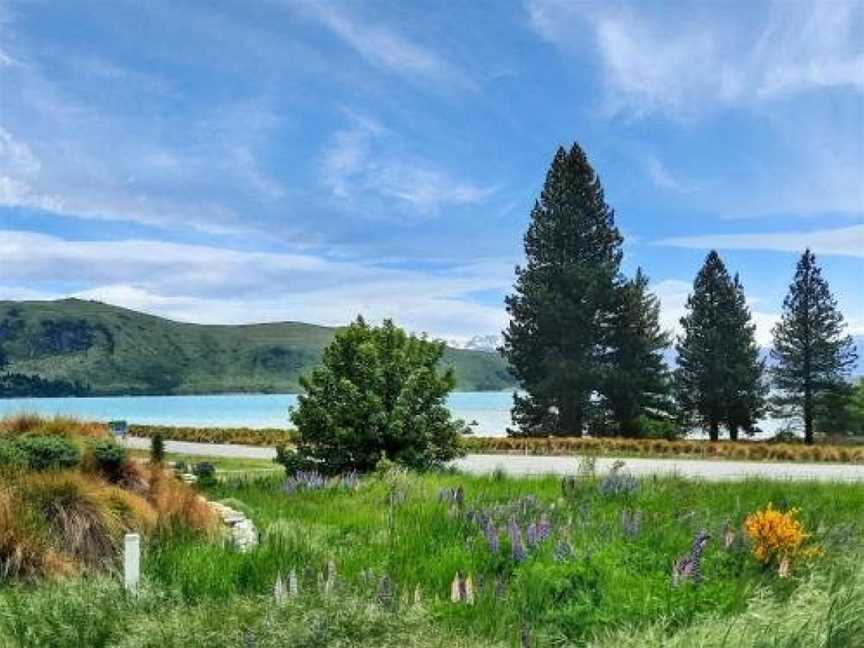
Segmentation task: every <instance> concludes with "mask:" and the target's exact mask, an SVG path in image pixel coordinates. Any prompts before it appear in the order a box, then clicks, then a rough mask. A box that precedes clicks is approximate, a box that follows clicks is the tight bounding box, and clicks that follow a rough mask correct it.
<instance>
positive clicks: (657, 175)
mask: <svg viewBox="0 0 864 648" xmlns="http://www.w3.org/2000/svg"><path fill="white" fill-rule="evenodd" d="M645 170H646V172H647V173H648V177H649V178H650V179H651V182H653V183H654V185H655V186H656V187H659V188H660V189H668V190H670V191H674V192H675V193H690V192H691V191H693V190H694V187H692V186H691V185H690V184H689V183H687V182H686V181H682V180H680V179H679V178H678V177H677V176H676V175H674V174H673V173H672V172H671V171H670V170H669V168H668V167H667V166H666V165H665V164H664V163H663V161H662V160H661V159H660V158H658V157H657V156H655V155H647V156H646V157H645Z"/></svg>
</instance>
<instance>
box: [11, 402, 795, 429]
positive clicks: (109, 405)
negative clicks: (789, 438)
mask: <svg viewBox="0 0 864 648" xmlns="http://www.w3.org/2000/svg"><path fill="white" fill-rule="evenodd" d="M296 403H297V395H296V394H220V395H211V396H107V397H100V398H8V399H0V417H3V416H6V415H8V414H17V413H20V412H35V413H38V414H44V415H46V416H52V415H54V414H64V415H68V416H75V417H78V418H83V419H89V420H96V421H111V420H115V419H122V420H126V421H128V422H129V423H130V424H135V423H139V424H153V425H176V426H191V427H196V426H197V427H250V428H284V427H288V408H289V407H291V406H292V405H295V404H296ZM447 404H448V405H449V407H450V411H452V412H453V414H454V415H455V416H456V417H457V418H461V419H463V420H464V421H466V422H467V423H473V424H474V425H472V429H473V430H474V434H476V435H478V436H506V434H507V427H508V426H509V425H510V424H511V419H510V407H511V406H512V405H513V393H512V392H509V391H501V392H454V393H453V394H451V395H450V398H449V399H448V401H447ZM760 426H761V428H762V430H763V433H762V434H759V435H757V436H756V438H760V437H764V436H771V435H772V434H774V433H776V432H777V431H778V429H779V427H780V424H779V422H778V421H776V420H772V419H764V420H762V421H760ZM694 436H695V437H701V436H702V435H701V434H699V433H696V434H694Z"/></svg>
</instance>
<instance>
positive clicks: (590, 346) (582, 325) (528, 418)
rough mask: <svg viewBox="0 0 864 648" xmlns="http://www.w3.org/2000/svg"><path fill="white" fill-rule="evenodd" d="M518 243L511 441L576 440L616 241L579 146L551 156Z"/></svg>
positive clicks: (510, 302)
mask: <svg viewBox="0 0 864 648" xmlns="http://www.w3.org/2000/svg"><path fill="white" fill-rule="evenodd" d="M524 243H525V256H526V264H525V266H524V267H521V266H517V268H516V284H515V288H514V292H513V294H511V295H509V296H508V297H507V298H506V305H507V312H508V313H509V314H510V323H509V325H508V327H507V330H505V331H504V345H503V347H502V353H503V355H504V357H505V358H506V359H507V360H508V361H509V363H510V366H511V367H512V370H513V372H514V374H515V376H516V377H517V379H518V380H519V381H520V383H521V386H522V389H523V393H522V394H516V395H515V396H514V407H513V419H514V421H515V423H516V425H517V427H518V430H515V431H511V433H514V434H519V435H547V434H553V435H577V436H578V435H581V434H582V431H583V428H584V426H585V423H586V419H587V415H588V409H589V405H590V402H591V397H592V393H593V392H595V391H596V390H597V389H598V387H599V386H600V385H601V383H602V379H603V366H604V365H603V363H604V359H605V354H606V342H605V338H606V336H607V335H608V323H609V320H610V319H611V318H612V317H614V314H615V301H616V287H617V286H618V285H619V284H620V282H621V279H620V276H619V266H620V263H621V243H622V238H621V235H620V233H619V232H618V228H617V227H616V226H615V219H614V212H613V210H612V209H611V208H610V207H609V205H607V204H606V201H605V199H604V196H603V187H602V185H601V184H600V179H599V178H598V176H597V174H596V173H595V171H594V169H593V168H592V167H591V165H590V164H589V162H588V159H587V157H586V155H585V153H584V152H583V151H582V149H581V148H580V147H579V146H578V145H577V144H574V145H573V147H572V148H571V149H570V151H569V152H568V151H566V150H564V148H559V149H558V151H557V153H556V154H555V158H554V159H553V161H552V165H551V167H550V168H549V172H548V173H547V175H546V182H545V184H544V186H543V190H542V192H541V194H540V198H539V200H537V202H536V203H535V205H534V209H533V210H532V212H531V223H530V225H529V226H528V231H527V232H526V234H525V240H524Z"/></svg>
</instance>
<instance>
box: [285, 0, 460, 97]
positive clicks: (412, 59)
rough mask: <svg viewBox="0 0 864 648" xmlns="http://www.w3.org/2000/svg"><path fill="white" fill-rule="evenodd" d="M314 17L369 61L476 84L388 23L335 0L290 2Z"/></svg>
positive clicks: (452, 83)
mask: <svg viewBox="0 0 864 648" xmlns="http://www.w3.org/2000/svg"><path fill="white" fill-rule="evenodd" d="M293 6H294V7H295V8H302V9H303V10H305V11H307V12H308V13H309V14H310V15H312V16H314V17H315V18H317V19H318V20H319V21H320V22H321V23H322V24H323V25H325V26H326V27H327V28H328V29H329V30H330V31H331V32H333V33H334V34H335V35H336V36H338V37H339V38H340V39H341V40H343V41H344V42H345V43H346V44H348V45H349V46H350V47H351V48H353V49H354V50H355V51H356V52H357V53H358V54H360V55H361V56H362V57H363V58H365V59H366V60H367V61H368V62H369V63H371V64H372V65H375V66H377V67H379V68H382V69H385V70H388V71H390V72H393V73H395V74H399V75H402V76H405V77H407V78H409V79H416V78H418V77H419V78H425V79H429V80H432V81H435V82H439V83H446V84H449V85H450V86H451V87H458V88H460V89H473V88H475V86H476V84H475V83H474V81H472V80H471V79H470V77H469V76H468V74H467V73H466V72H465V71H464V70H462V69H460V68H458V67H457V66H456V65H454V64H453V63H452V62H450V61H448V60H447V59H446V58H445V57H444V56H442V55H441V54H439V53H438V52H436V51H434V50H432V49H430V48H428V47H422V46H420V45H418V44H417V43H415V42H413V41H412V40H409V39H408V38H407V37H406V36H404V35H402V34H401V33H399V32H398V31H396V30H394V29H393V28H391V27H387V26H385V25H381V24H372V23H370V22H368V21H366V20H364V19H362V18H360V17H359V16H356V15H350V14H348V13H347V12H345V11H343V8H344V6H345V5H341V7H342V8H338V7H339V6H337V5H336V4H334V3H323V2H310V3H301V4H299V5H293Z"/></svg>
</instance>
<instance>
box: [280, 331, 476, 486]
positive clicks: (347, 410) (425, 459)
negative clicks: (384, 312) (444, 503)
mask: <svg viewBox="0 0 864 648" xmlns="http://www.w3.org/2000/svg"><path fill="white" fill-rule="evenodd" d="M443 353H444V344H443V343H440V342H432V341H429V340H427V339H425V338H424V337H416V336H414V335H407V334H406V333H405V332H404V331H403V330H402V329H400V328H398V327H397V326H395V325H394V324H393V322H392V321H390V320H385V321H384V323H383V325H382V326H380V327H375V326H369V325H368V324H367V323H366V322H365V321H364V320H363V318H362V317H358V318H357V320H356V321H355V322H354V323H353V324H351V325H350V326H349V327H348V328H347V329H345V330H344V331H341V332H340V333H338V334H337V335H336V337H335V339H334V340H333V342H331V343H330V345H328V346H327V348H326V349H325V350H324V355H323V359H322V366H321V367H319V368H317V369H314V370H313V371H312V372H311V373H310V374H309V375H307V376H303V377H302V378H301V380H300V384H301V385H302V387H303V390H304V392H305V393H304V394H302V395H301V396H300V397H299V403H298V406H297V407H296V408H295V409H294V410H293V411H292V412H291V421H292V422H293V423H294V425H296V426H297V439H296V444H297V457H299V459H300V462H301V463H302V462H312V463H314V464H315V465H316V466H317V467H318V469H319V470H322V471H325V472H329V473H339V472H343V471H345V470H351V469H354V470H360V471H366V470H370V469H372V468H373V467H374V466H375V464H376V463H377V462H378V461H379V460H380V459H381V457H382V455H383V456H385V457H386V458H388V459H390V460H392V461H395V462H398V463H400V464H403V465H405V466H408V467H412V468H419V469H424V468H429V467H432V466H435V465H439V464H441V463H443V462H445V461H449V460H450V459H453V458H455V457H457V456H458V455H459V454H460V450H459V443H458V440H459V435H460V433H461V432H463V431H464V429H465V426H464V425H463V423H462V422H461V421H454V420H452V419H451V416H450V411H449V410H448V409H447V406H446V404H445V399H446V398H447V395H448V394H449V393H450V391H451V390H452V389H453V387H454V386H455V378H454V375H453V370H452V369H449V368H448V369H445V370H441V369H440V368H439V362H440V360H441V357H442V355H443ZM283 454H284V453H283ZM291 461H292V462H294V463H295V464H297V462H296V458H291ZM297 465H299V464H297Z"/></svg>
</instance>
